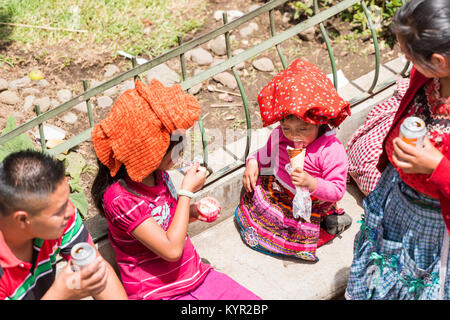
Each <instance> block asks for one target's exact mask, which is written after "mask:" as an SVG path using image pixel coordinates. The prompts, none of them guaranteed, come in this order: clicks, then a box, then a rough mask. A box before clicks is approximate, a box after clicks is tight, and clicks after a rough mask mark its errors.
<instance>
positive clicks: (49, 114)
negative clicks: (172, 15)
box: [0, 0, 359, 144]
mask: <svg viewBox="0 0 450 320" xmlns="http://www.w3.org/2000/svg"><path fill="white" fill-rule="evenodd" d="M286 1H287V0H274V1H270V2H268V3H267V4H265V5H264V6H262V7H260V8H258V9H256V10H254V11H251V12H250V13H248V14H246V15H244V16H242V17H240V18H239V19H236V20H234V21H232V22H230V23H227V24H226V25H224V26H222V27H220V28H218V29H216V30H214V31H212V32H210V33H208V34H206V35H204V36H201V37H199V38H196V39H193V40H191V41H189V42H186V43H184V44H183V45H182V46H180V47H177V48H174V49H172V50H170V51H168V52H167V53H165V54H162V55H160V56H159V57H156V58H155V59H152V60H150V61H148V62H146V63H144V64H141V65H139V66H136V67H135V68H133V69H131V70H129V71H126V72H124V73H122V74H120V75H118V76H116V77H114V78H112V79H109V80H107V81H105V82H103V83H102V84H100V85H98V86H96V87H93V88H91V89H89V90H87V91H86V92H84V93H82V94H79V95H77V96H75V97H74V98H72V99H70V100H68V101H66V102H65V103H62V104H60V105H59V106H57V107H55V108H53V109H50V110H48V111H46V112H44V113H42V114H41V115H39V116H37V117H36V118H34V119H32V120H30V121H28V122H26V123H24V124H22V125H21V126H19V127H17V128H16V129H14V130H12V131H10V132H8V133H7V134H5V135H3V136H0V144H2V143H4V142H5V141H8V140H9V139H12V138H14V137H16V136H18V135H20V134H21V133H24V132H25V131H27V130H30V129H32V128H33V127H35V126H37V125H38V124H40V123H42V122H44V121H47V120H48V119H51V118H54V117H56V116H57V115H59V114H60V113H62V112H65V111H67V110H68V109H70V108H72V107H73V106H75V105H77V104H78V103H80V102H82V101H85V100H87V99H89V98H92V97H94V96H96V95H98V94H99V93H102V92H103V91H105V90H107V89H110V88H112V87H114V86H115V85H118V84H119V83H121V82H123V81H125V80H128V79H130V78H132V77H134V76H136V75H139V74H141V73H143V72H145V71H148V70H150V69H151V68H153V67H155V66H157V65H159V64H161V63H163V62H165V61H168V60H170V59H172V58H175V57H177V56H179V55H180V53H184V52H187V51H189V50H191V49H193V48H194V47H196V46H198V45H200V44H202V43H205V42H207V41H209V40H211V39H213V38H215V37H217V36H219V35H221V34H224V33H225V32H226V31H230V30H232V29H234V28H236V27H238V26H239V25H241V24H243V23H245V22H247V21H249V20H251V19H253V18H254V17H256V16H258V15H260V14H261V13H264V12H267V11H269V10H271V9H273V8H275V7H276V6H278V5H280V4H283V3H285V2H286ZM358 1H359V0H344V1H342V2H340V3H338V4H337V5H336V6H334V7H331V8H329V9H327V10H324V11H323V12H321V13H319V14H318V15H316V16H314V17H312V18H310V19H308V20H306V21H304V22H302V23H299V24H298V25H296V26H294V27H292V28H290V29H288V30H286V31H284V32H283V33H280V34H278V35H277V36H276V37H274V39H275V38H276V39H275V40H273V41H272V42H263V45H261V44H260V45H258V46H256V47H253V48H251V49H249V51H248V52H243V53H240V54H238V55H236V56H233V57H232V58H231V59H229V60H227V61H225V62H223V63H221V64H219V65H217V66H215V67H213V68H211V69H210V70H211V72H208V73H205V72H202V73H200V74H198V75H197V76H194V77H192V78H190V79H188V80H186V81H184V82H183V83H181V85H182V87H183V89H184V90H186V89H188V88H191V87H192V86H194V85H196V84H198V83H200V82H202V81H204V80H206V79H208V78H209V76H210V75H211V74H217V73H220V72H222V71H224V70H226V69H229V68H231V67H232V66H235V65H236V64H239V63H241V62H243V61H245V60H247V59H249V58H250V57H253V56H255V55H257V54H258V53H260V52H262V51H264V50H267V49H269V48H270V47H272V46H275V45H276V44H279V43H281V42H283V41H284V40H287V39H288V38H290V37H292V36H294V35H296V34H298V33H299V32H301V31H304V30H306V29H307V28H309V27H311V26H313V25H315V24H317V23H320V22H322V21H324V20H326V19H328V18H330V17H332V16H333V15H335V14H337V13H339V12H341V11H342V10H345V9H346V8H348V7H350V6H352V5H353V4H355V3H357V2H358ZM252 49H253V50H252Z"/></svg>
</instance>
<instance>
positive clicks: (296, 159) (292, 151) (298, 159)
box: [287, 146, 306, 170]
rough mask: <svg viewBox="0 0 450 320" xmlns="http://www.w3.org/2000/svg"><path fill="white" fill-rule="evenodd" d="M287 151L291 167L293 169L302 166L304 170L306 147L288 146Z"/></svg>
mask: <svg viewBox="0 0 450 320" xmlns="http://www.w3.org/2000/svg"><path fill="white" fill-rule="evenodd" d="M287 152H288V155H289V160H290V161H291V167H292V169H293V170H294V169H296V168H300V169H301V170H303V165H304V163H305V155H306V149H305V148H299V149H296V148H291V147H289V146H288V147H287Z"/></svg>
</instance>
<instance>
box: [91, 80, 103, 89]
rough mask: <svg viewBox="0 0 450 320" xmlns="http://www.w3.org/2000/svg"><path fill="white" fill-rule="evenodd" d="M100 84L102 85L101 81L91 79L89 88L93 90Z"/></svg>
mask: <svg viewBox="0 0 450 320" xmlns="http://www.w3.org/2000/svg"><path fill="white" fill-rule="evenodd" d="M101 84H102V82H101V81H98V80H94V79H92V80H91V81H89V88H94V87H97V86H99V85H101Z"/></svg>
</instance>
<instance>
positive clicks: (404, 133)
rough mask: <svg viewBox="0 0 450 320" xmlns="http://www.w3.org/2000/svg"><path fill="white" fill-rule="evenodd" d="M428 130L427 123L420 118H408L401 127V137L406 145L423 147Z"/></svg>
mask: <svg viewBox="0 0 450 320" xmlns="http://www.w3.org/2000/svg"><path fill="white" fill-rule="evenodd" d="M426 133H427V129H426V127H425V122H424V121H423V120H422V119H420V118H418V117H408V118H406V119H405V120H404V121H403V123H402V125H401V126H400V134H399V137H400V139H402V140H403V141H405V142H406V143H408V144H410V145H412V146H414V147H420V148H422V147H423V139H424V138H425V134H426Z"/></svg>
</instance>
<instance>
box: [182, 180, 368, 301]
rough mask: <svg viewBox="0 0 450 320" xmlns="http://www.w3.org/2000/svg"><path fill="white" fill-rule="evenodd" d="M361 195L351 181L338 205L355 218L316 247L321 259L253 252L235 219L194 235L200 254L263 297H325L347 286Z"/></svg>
mask: <svg viewBox="0 0 450 320" xmlns="http://www.w3.org/2000/svg"><path fill="white" fill-rule="evenodd" d="M362 198H363V195H362V193H361V192H360V191H359V189H358V188H357V187H356V185H355V184H353V183H351V184H348V188H347V191H346V193H345V196H344V198H343V199H342V200H341V201H340V202H339V203H338V204H339V206H340V207H342V208H344V209H345V211H346V212H347V213H348V214H349V215H350V216H351V217H352V219H353V222H352V225H351V226H350V228H349V229H347V230H346V231H344V232H343V233H342V234H341V235H340V236H338V237H336V238H335V239H333V240H332V241H331V242H329V243H328V244H325V245H323V246H322V247H320V248H319V249H318V250H317V255H318V257H319V261H318V262H316V263H311V262H307V261H302V260H300V259H296V258H290V257H274V256H271V255H267V254H264V253H260V252H258V251H255V250H252V249H251V248H250V247H248V246H247V245H246V244H245V243H244V242H243V241H242V239H241V237H240V235H239V232H238V230H237V228H236V227H235V224H234V221H233V217H232V216H231V217H228V218H226V219H225V220H223V221H222V222H220V223H219V224H216V225H215V226H213V227H211V228H208V229H206V230H203V232H201V233H199V234H197V235H195V236H193V237H192V238H191V240H192V242H193V244H194V246H195V248H196V249H197V252H198V253H199V254H200V256H201V257H202V258H205V259H207V260H208V261H209V262H210V264H211V265H212V266H213V267H214V268H215V269H217V270H218V271H221V272H223V273H226V274H227V275H229V276H230V277H231V278H233V279H234V280H236V281H237V282H239V283H240V284H242V285H243V286H245V287H246V288H248V289H250V290H251V291H253V292H254V293H255V294H257V295H258V296H260V297H261V298H263V299H272V300H304V299H306V300H317V299H319V300H327V299H332V298H335V297H337V296H341V295H342V294H343V292H344V290H345V287H346V284H347V280H348V273H349V267H350V265H351V262H352V258H353V241H354V238H355V235H356V233H357V232H358V230H359V227H360V224H359V223H357V221H358V220H360V217H361V214H362V213H363V212H364V210H363V208H362V204H361V202H362Z"/></svg>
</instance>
